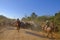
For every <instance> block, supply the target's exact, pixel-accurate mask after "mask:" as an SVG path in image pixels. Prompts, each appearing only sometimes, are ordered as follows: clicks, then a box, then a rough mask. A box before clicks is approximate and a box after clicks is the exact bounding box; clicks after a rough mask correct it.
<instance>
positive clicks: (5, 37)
mask: <svg viewBox="0 0 60 40" xmlns="http://www.w3.org/2000/svg"><path fill="white" fill-rule="evenodd" d="M40 34H41V33H40V32H39V33H38V32H35V31H31V30H27V29H20V32H17V30H16V28H13V27H10V28H6V29H4V31H3V32H0V40H52V39H48V38H46V37H44V36H42V35H40Z"/></svg>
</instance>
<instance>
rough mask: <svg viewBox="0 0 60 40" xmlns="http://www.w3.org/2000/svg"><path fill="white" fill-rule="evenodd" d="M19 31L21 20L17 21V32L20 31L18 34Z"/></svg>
mask: <svg viewBox="0 0 60 40" xmlns="http://www.w3.org/2000/svg"><path fill="white" fill-rule="evenodd" d="M19 29H20V20H19V18H18V19H17V30H18V32H19Z"/></svg>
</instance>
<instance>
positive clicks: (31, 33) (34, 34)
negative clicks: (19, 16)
mask: <svg viewBox="0 0 60 40" xmlns="http://www.w3.org/2000/svg"><path fill="white" fill-rule="evenodd" d="M26 33H27V34H30V35H33V36H37V37H41V38H47V37H46V36H43V35H39V34H36V33H33V32H29V31H26Z"/></svg>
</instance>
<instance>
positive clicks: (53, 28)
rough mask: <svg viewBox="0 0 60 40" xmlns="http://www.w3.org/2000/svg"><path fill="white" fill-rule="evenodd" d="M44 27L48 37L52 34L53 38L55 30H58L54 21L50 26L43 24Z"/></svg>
mask: <svg viewBox="0 0 60 40" xmlns="http://www.w3.org/2000/svg"><path fill="white" fill-rule="evenodd" d="M42 29H43V30H44V32H46V33H47V37H49V35H50V34H51V35H50V36H51V38H53V32H58V27H55V26H54V25H53V24H52V23H50V25H49V27H48V26H47V25H44V26H42Z"/></svg>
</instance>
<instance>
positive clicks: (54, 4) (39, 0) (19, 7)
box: [0, 0, 60, 19]
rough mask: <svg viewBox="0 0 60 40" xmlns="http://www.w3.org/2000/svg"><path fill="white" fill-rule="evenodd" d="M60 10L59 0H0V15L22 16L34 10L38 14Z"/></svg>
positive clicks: (28, 14)
mask: <svg viewBox="0 0 60 40" xmlns="http://www.w3.org/2000/svg"><path fill="white" fill-rule="evenodd" d="M59 11H60V0H0V15H4V16H6V17H9V18H20V19H21V18H23V17H25V16H30V15H31V14H32V13H33V12H35V13H36V14H37V15H38V16H42V15H54V14H55V13H56V12H59Z"/></svg>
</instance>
